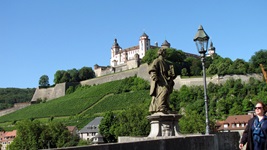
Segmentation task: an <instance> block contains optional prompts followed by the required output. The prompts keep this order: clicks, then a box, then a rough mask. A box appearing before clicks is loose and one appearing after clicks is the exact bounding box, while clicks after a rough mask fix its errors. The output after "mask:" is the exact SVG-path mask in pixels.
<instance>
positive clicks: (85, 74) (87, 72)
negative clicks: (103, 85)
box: [79, 67, 95, 81]
mask: <svg viewBox="0 0 267 150" xmlns="http://www.w3.org/2000/svg"><path fill="white" fill-rule="evenodd" d="M94 77H95V72H94V71H93V69H92V68H91V67H83V68H81V69H80V70H79V78H80V81H82V80H87V79H91V78H94Z"/></svg>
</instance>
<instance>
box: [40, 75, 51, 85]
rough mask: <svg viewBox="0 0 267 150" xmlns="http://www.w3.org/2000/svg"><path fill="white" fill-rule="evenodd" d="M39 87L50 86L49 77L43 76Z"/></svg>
mask: <svg viewBox="0 0 267 150" xmlns="http://www.w3.org/2000/svg"><path fill="white" fill-rule="evenodd" d="M39 86H45V87H47V86H49V77H48V76H47V75H42V76H41V77H40V79H39Z"/></svg>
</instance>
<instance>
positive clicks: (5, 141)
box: [0, 130, 17, 150]
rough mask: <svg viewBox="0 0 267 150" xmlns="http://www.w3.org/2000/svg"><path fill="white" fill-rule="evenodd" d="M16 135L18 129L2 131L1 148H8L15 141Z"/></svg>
mask: <svg viewBox="0 0 267 150" xmlns="http://www.w3.org/2000/svg"><path fill="white" fill-rule="evenodd" d="M16 135H17V130H13V131H6V132H4V131H2V132H0V144H1V145H2V147H1V150H6V149H7V146H8V145H9V144H11V143H12V142H13V140H14V139H15V137H16Z"/></svg>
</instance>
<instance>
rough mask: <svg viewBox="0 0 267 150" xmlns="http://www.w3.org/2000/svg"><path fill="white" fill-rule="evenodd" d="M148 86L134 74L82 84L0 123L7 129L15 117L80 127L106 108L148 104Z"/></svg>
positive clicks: (113, 109)
mask: <svg viewBox="0 0 267 150" xmlns="http://www.w3.org/2000/svg"><path fill="white" fill-rule="evenodd" d="M142 82H143V83H142ZM148 87H149V85H148V83H147V81H144V80H142V79H140V78H136V77H131V78H127V79H124V80H119V81H112V82H108V83H105V84H101V85H96V86H81V87H78V88H77V89H76V91H75V92H73V93H71V94H68V95H66V96H64V97H60V98H57V99H54V100H51V101H47V102H45V103H39V104H33V105H31V106H29V107H26V108H24V109H21V110H18V111H16V112H14V113H11V114H8V115H5V116H2V117H0V127H2V128H4V129H6V130H8V129H9V128H10V127H12V124H14V123H15V122H16V121H19V120H23V119H39V120H42V121H44V122H45V121H49V120H52V119H56V120H61V121H63V122H64V123H66V124H67V125H76V126H78V127H79V128H81V127H83V126H84V125H86V124H87V123H88V122H89V121H90V120H91V119H93V118H94V117H96V116H101V115H103V114H104V113H105V112H107V111H121V110H124V109H127V108H129V107H130V106H132V105H136V104H140V103H144V104H147V105H148V103H149V101H150V96H149V92H148Z"/></svg>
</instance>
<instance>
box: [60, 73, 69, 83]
mask: <svg viewBox="0 0 267 150" xmlns="http://www.w3.org/2000/svg"><path fill="white" fill-rule="evenodd" d="M70 80H71V76H70V73H69V72H67V71H65V72H64V73H63V76H62V78H61V79H60V83H64V82H70Z"/></svg>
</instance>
